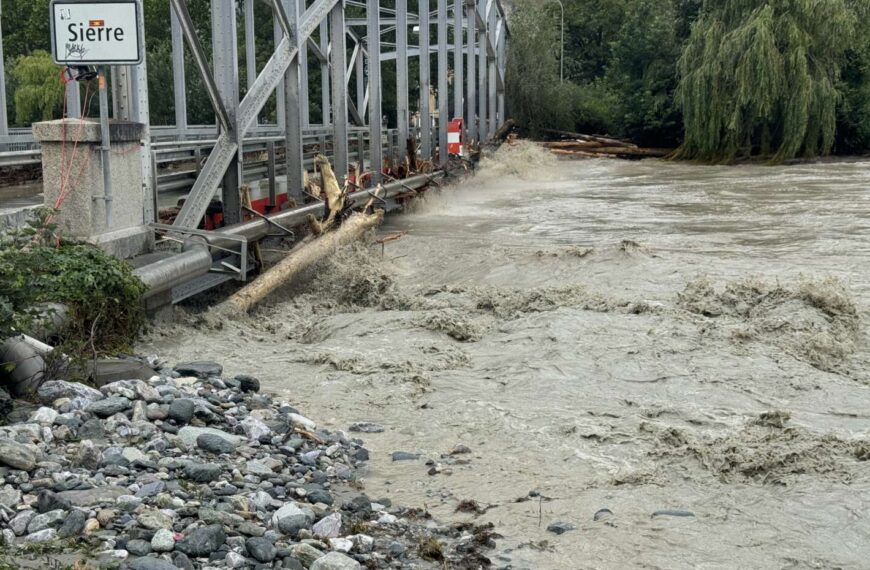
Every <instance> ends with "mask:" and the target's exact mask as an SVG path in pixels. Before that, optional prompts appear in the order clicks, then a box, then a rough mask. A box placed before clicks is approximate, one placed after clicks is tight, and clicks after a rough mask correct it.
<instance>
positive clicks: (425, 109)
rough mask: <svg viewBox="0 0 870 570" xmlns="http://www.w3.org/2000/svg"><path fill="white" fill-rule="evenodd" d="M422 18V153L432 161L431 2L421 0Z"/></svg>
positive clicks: (420, 10)
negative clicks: (430, 110) (430, 105)
mask: <svg viewBox="0 0 870 570" xmlns="http://www.w3.org/2000/svg"><path fill="white" fill-rule="evenodd" d="M419 7H420V8H419V12H420V15H419V18H420V153H421V155H422V157H423V160H431V159H432V115H431V113H430V112H429V97H430V96H431V93H430V92H431V90H432V88H431V85H430V78H429V62H430V61H431V60H430V58H429V0H419Z"/></svg>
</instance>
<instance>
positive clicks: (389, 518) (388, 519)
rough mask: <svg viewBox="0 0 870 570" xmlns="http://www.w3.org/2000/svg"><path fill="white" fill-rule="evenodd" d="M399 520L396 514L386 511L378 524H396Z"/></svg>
mask: <svg viewBox="0 0 870 570" xmlns="http://www.w3.org/2000/svg"><path fill="white" fill-rule="evenodd" d="M397 520H399V519H398V518H396V516H395V515H391V514H390V513H384V514H382V515H381V516H380V518H379V519H378V524H395V522H396V521H397Z"/></svg>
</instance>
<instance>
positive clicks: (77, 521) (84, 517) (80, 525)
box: [57, 509, 88, 538]
mask: <svg viewBox="0 0 870 570" xmlns="http://www.w3.org/2000/svg"><path fill="white" fill-rule="evenodd" d="M87 522H88V513H86V512H85V511H82V510H79V509H73V510H72V512H70V514H69V516H67V517H66V520H65V521H63V524H62V525H60V528H59V529H58V531H57V535H58V536H59V537H60V538H72V537H75V536H79V535H80V534H81V533H82V531H83V530H85V523H87Z"/></svg>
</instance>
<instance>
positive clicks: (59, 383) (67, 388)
mask: <svg viewBox="0 0 870 570" xmlns="http://www.w3.org/2000/svg"><path fill="white" fill-rule="evenodd" d="M36 394H37V396H39V401H40V402H42V403H43V404H51V403H52V402H54V401H55V400H59V399H61V398H70V399H75V398H84V399H85V400H88V401H90V402H95V401H97V400H102V399H103V397H104V396H103V394H102V393H101V392H100V391H99V390H95V389H94V388H91V387H90V386H85V385H84V384H79V383H78V382H67V381H65V380H49V381H48V382H44V383H43V384H42V385H41V386H40V387H39V390H37V391H36Z"/></svg>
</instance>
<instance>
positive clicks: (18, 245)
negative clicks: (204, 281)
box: [0, 208, 145, 359]
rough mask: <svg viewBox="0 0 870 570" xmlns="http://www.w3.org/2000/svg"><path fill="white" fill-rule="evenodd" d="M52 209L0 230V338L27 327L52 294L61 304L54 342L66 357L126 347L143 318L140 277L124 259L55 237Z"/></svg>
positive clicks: (120, 349)
mask: <svg viewBox="0 0 870 570" xmlns="http://www.w3.org/2000/svg"><path fill="white" fill-rule="evenodd" d="M55 213H56V212H55V211H54V210H52V209H50V208H42V209H40V210H38V211H37V213H36V216H35V217H34V218H33V219H32V220H31V221H30V222H29V223H28V225H27V226H26V227H24V228H22V229H20V230H17V231H14V232H11V233H9V232H7V233H5V234H2V235H0V339H3V338H7V337H9V336H10V335H12V334H14V333H16V332H27V331H28V330H30V328H31V327H33V326H34V325H35V320H36V319H37V318H38V316H39V314H40V311H41V305H42V304H44V303H52V302H54V303H63V304H64V305H66V306H67V308H68V310H69V319H68V320H69V322H68V325H67V328H66V329H65V330H64V331H63V332H62V334H61V338H60V342H61V350H62V351H63V352H64V353H66V354H67V355H69V356H70V357H72V358H74V359H75V358H77V357H81V358H92V357H94V356H96V355H97V354H112V353H117V352H120V351H124V350H127V349H129V347H130V345H131V344H132V342H133V340H134V339H135V338H136V336H137V335H138V333H139V332H140V330H141V329H142V327H143V325H144V323H145V318H144V311H143V308H142V302H141V298H142V294H143V293H144V291H145V286H144V284H143V283H142V282H141V281H140V280H139V279H138V278H137V277H136V276H135V275H133V271H132V267H131V266H130V265H129V264H128V263H126V262H125V261H123V260H120V259H117V258H115V257H113V256H111V255H109V254H107V253H104V252H103V251H101V250H100V249H98V248H96V247H94V246H91V245H87V244H75V243H67V242H65V241H62V240H58V239H57V237H56V235H55V231H56V229H57V228H56V225H55V224H54V223H53V222H52V221H51V220H52V218H53V216H54V214H55Z"/></svg>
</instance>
